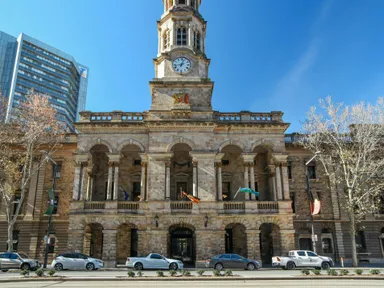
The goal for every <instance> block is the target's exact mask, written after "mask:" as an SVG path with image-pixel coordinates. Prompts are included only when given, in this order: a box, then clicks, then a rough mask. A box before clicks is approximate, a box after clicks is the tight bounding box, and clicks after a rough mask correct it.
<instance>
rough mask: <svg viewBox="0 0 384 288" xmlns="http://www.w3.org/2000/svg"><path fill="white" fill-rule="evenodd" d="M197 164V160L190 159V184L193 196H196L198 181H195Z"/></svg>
mask: <svg viewBox="0 0 384 288" xmlns="http://www.w3.org/2000/svg"><path fill="white" fill-rule="evenodd" d="M197 164H198V162H197V161H196V160H193V161H192V165H193V175H192V181H193V184H192V185H193V186H192V189H193V192H192V193H193V196H195V197H198V192H197V191H198V183H197Z"/></svg>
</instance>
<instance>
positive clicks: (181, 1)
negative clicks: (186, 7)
mask: <svg viewBox="0 0 384 288" xmlns="http://www.w3.org/2000/svg"><path fill="white" fill-rule="evenodd" d="M186 2H187V0H179V1H178V3H177V4H187V3H186Z"/></svg>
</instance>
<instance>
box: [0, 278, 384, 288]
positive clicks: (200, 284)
mask: <svg viewBox="0 0 384 288" xmlns="http://www.w3.org/2000/svg"><path fill="white" fill-rule="evenodd" d="M383 285H384V281H377V280H347V279H339V280H293V279H292V280H274V281H272V280H253V281H231V280H225V281H190V282H188V281H171V282H170V281H156V282H148V281H139V280H138V281H131V282H126V281H119V282H117V281H100V282H95V281H90V282H86V281H68V282H65V281H62V282H54V281H49V282H22V283H21V282H18V283H2V284H1V287H2V288H3V287H7V288H8V287H9V288H11V287H12V288H16V287H17V288H22V287H28V288H35V287H39V288H40V287H43V288H62V287H82V288H86V287H92V288H98V287H103V288H105V287H127V288H130V287H132V288H141V287H156V288H180V287H183V288H186V287H193V288H195V287H197V288H210V287H220V288H227V287H228V288H229V287H244V288H248V287H252V288H254V287H267V288H268V287H288V288H290V287H292V288H293V287H311V288H317V287H319V288H320V287H327V288H330V287H345V288H347V287H348V288H350V287H351V288H353V287H360V288H361V287H383Z"/></svg>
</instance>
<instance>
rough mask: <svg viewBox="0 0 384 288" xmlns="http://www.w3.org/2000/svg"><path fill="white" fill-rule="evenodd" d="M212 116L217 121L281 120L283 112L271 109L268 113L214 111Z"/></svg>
mask: <svg viewBox="0 0 384 288" xmlns="http://www.w3.org/2000/svg"><path fill="white" fill-rule="evenodd" d="M214 118H215V119H216V120H217V121H219V122H262V123H263V122H283V113H282V112H280V111H272V112H270V113H256V112H249V111H241V112H239V113H219V112H216V113H215V115H214Z"/></svg>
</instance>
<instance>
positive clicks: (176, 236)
mask: <svg viewBox="0 0 384 288" xmlns="http://www.w3.org/2000/svg"><path fill="white" fill-rule="evenodd" d="M168 239H169V245H168V247H169V253H168V255H169V257H170V258H172V259H178V260H181V261H183V263H184V265H186V266H187V267H188V266H190V267H194V264H195V261H196V235H195V229H194V227H189V226H186V225H173V226H171V227H170V228H169V237H168Z"/></svg>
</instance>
